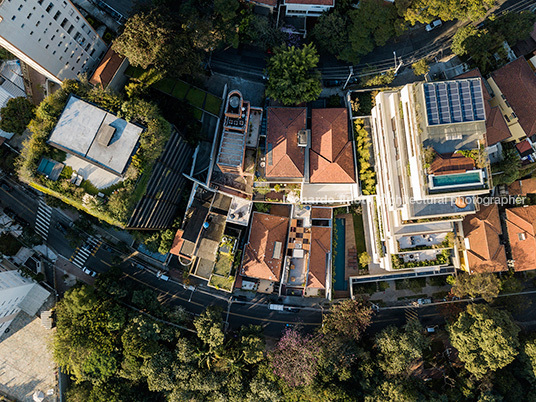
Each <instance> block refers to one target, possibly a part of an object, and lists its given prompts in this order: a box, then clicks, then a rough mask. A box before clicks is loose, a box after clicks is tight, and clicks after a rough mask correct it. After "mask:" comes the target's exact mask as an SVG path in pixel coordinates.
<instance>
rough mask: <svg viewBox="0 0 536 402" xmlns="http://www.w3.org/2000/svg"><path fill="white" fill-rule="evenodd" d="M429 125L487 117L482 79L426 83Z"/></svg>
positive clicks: (477, 119) (425, 97) (479, 119)
mask: <svg viewBox="0 0 536 402" xmlns="http://www.w3.org/2000/svg"><path fill="white" fill-rule="evenodd" d="M424 99H425V103H426V113H427V118H428V125H429V126H433V125H440V124H450V123H463V122H471V121H482V120H485V118H486V112H485V108H484V99H483V97H482V87H481V82H480V79H478V78H471V79H464V80H456V81H445V82H428V83H425V84H424Z"/></svg>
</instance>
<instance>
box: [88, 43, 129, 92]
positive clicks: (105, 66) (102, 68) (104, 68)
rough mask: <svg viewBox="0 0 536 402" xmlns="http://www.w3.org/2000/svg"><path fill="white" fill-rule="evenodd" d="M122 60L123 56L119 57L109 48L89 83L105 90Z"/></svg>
mask: <svg viewBox="0 0 536 402" xmlns="http://www.w3.org/2000/svg"><path fill="white" fill-rule="evenodd" d="M124 60H125V58H124V57H123V56H120V55H119V54H117V53H116V52H114V51H113V50H112V48H110V49H109V50H108V51H107V52H106V54H105V55H104V57H103V59H102V61H101V63H100V64H99V66H98V67H97V69H96V70H95V73H94V74H93V76H92V77H91V79H90V80H89V82H90V83H91V84H93V85H100V86H102V87H103V88H106V87H107V86H108V84H109V83H110V81H111V80H112V78H114V75H115V73H116V72H117V70H118V69H119V67H121V64H123V61H124Z"/></svg>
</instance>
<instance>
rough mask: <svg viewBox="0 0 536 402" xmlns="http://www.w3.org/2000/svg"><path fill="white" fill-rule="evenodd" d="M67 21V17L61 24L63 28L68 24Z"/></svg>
mask: <svg viewBox="0 0 536 402" xmlns="http://www.w3.org/2000/svg"><path fill="white" fill-rule="evenodd" d="M67 22H68V20H67V18H64V19H63V21H62V22H61V24H60V26H61V27H62V28H65V25H67Z"/></svg>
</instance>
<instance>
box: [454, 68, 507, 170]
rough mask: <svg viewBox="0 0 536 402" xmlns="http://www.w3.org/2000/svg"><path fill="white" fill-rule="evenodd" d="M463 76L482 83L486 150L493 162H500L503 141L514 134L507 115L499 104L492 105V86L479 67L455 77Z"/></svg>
mask: <svg viewBox="0 0 536 402" xmlns="http://www.w3.org/2000/svg"><path fill="white" fill-rule="evenodd" d="M463 78H479V79H480V82H481V84H482V95H483V97H484V107H485V109H486V152H487V154H488V157H489V159H490V162H491V163H494V162H499V161H500V160H502V155H503V147H502V144H501V143H502V142H503V141H505V142H508V141H511V140H512V134H511V133H510V130H509V129H508V125H507V124H506V120H505V117H504V116H503V114H502V111H501V108H500V107H499V106H498V105H496V106H493V107H492V106H491V103H490V102H491V99H492V96H491V95H490V92H491V88H490V86H489V84H488V82H487V81H486V80H485V79H484V78H483V77H482V74H480V70H479V69H478V68H474V69H472V70H470V71H467V72H466V73H463V74H460V75H458V76H456V77H454V79H463Z"/></svg>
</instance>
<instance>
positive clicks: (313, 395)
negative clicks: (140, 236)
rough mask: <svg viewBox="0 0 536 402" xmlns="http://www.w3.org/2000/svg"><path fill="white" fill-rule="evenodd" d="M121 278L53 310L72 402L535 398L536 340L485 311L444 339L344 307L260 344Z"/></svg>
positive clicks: (452, 311) (453, 319) (459, 315)
mask: <svg viewBox="0 0 536 402" xmlns="http://www.w3.org/2000/svg"><path fill="white" fill-rule="evenodd" d="M123 280H124V278H123V279H122V278H121V277H120V271H118V270H117V269H112V270H111V271H110V272H109V273H107V274H104V275H102V276H101V277H99V278H98V280H97V283H96V288H92V287H90V286H87V285H84V286H79V287H76V288H73V289H72V290H70V291H69V292H67V293H66V295H65V297H64V299H63V300H61V301H60V302H59V303H58V305H57V307H56V315H57V331H56V335H55V336H54V339H53V352H54V357H55V359H56V361H57V362H58V364H60V365H61V366H62V367H63V368H64V370H65V371H66V372H68V373H69V374H70V375H71V377H72V378H73V380H74V383H73V385H72V386H71V388H70V389H69V391H68V400H69V401H84V402H87V401H148V400H168V401H185V400H187V401H222V400H228V401H253V400H255V401H266V402H271V401H356V400H365V401H370V402H372V401H404V402H405V401H420V400H432V401H460V400H464V401H475V402H476V401H503V400H504V401H517V400H532V399H533V398H534V397H536V340H535V338H534V337H533V336H532V335H530V334H526V333H524V334H520V331H519V328H518V327H517V325H516V324H515V323H514V322H513V320H512V318H511V316H510V315H509V313H507V312H506V311H503V310H497V309H494V308H492V307H490V306H489V305H487V304H470V305H469V306H468V307H467V308H466V309H465V308H463V307H462V306H460V305H458V304H453V305H449V306H446V309H445V311H444V312H443V313H444V314H445V316H446V317H447V320H448V322H449V325H448V326H447V331H439V332H438V333H436V334H434V335H425V332H424V330H423V328H422V327H421V326H420V324H419V322H418V321H416V320H410V321H408V322H407V324H406V325H405V326H404V327H403V328H396V327H387V328H385V329H384V330H382V331H380V332H379V333H377V334H376V335H374V336H373V335H372V334H369V333H368V331H367V327H368V326H369V324H370V322H371V319H372V312H371V310H370V308H369V307H368V305H367V303H365V302H362V301H343V302H340V303H337V304H334V305H333V307H332V309H331V312H330V313H327V314H325V315H324V322H323V324H324V325H323V326H322V327H320V328H319V329H318V330H316V331H309V332H308V333H305V332H303V331H302V330H300V329H299V328H291V329H287V330H285V331H284V332H283V334H282V336H281V338H280V339H279V340H277V342H276V343H275V345H273V346H267V345H266V344H265V339H264V337H263V335H262V331H261V329H260V328H259V327H255V326H245V327H242V328H239V329H234V330H233V331H231V332H228V333H226V332H225V331H224V325H223V323H222V314H221V310H219V309H218V308H215V307H209V308H207V309H206V311H205V312H204V313H202V314H201V315H200V316H197V317H195V318H194V317H192V316H190V314H189V313H186V312H185V311H184V310H182V309H181V308H179V307H174V306H172V305H169V304H168V305H162V304H161V303H159V302H158V300H157V298H156V295H155V294H154V293H153V292H152V291H151V290H147V289H143V288H139V287H137V285H136V284H133V283H128V282H123ZM447 307H448V308H447ZM450 307H452V308H450ZM425 379H426V381H425Z"/></svg>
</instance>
